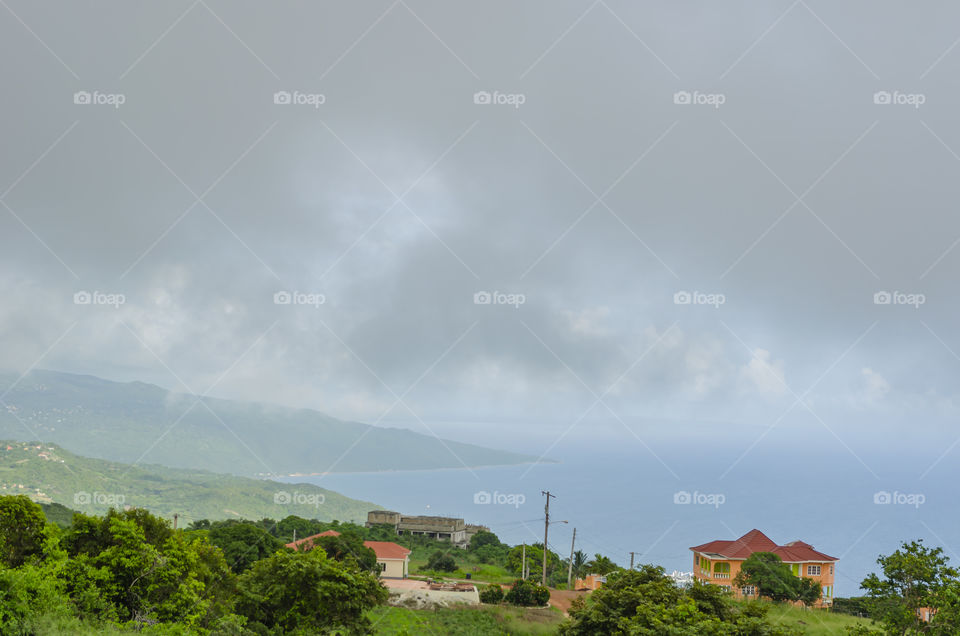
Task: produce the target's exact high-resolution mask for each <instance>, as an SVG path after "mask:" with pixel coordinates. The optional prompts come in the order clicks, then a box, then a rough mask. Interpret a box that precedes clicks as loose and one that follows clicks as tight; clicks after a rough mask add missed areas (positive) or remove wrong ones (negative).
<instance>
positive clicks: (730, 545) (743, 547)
mask: <svg viewBox="0 0 960 636" xmlns="http://www.w3.org/2000/svg"><path fill="white" fill-rule="evenodd" d="M690 549H691V550H693V551H694V552H702V553H703V554H707V555H710V554H716V555H719V556H722V557H723V558H725V559H733V560H740V559H746V558H747V557H748V556H750V555H751V554H753V553H754V552H773V553H774V554H776V555H777V556H778V557H780V560H782V561H783V562H784V563H803V562H806V561H817V562H823V561H839V559H837V558H836V557H832V556H829V555H826V554H824V553H823V552H818V551H816V550H814V549H813V546H812V545H810V544H809V543H804V542H803V541H791V542H790V543H787V544H785V545H777V544H776V543H774V542H773V540H771V539H770V537H768V536H767V535H765V534H763V533H762V532H760V531H759V530H757V529H753V530H751V531H750V532H748V533H747V534H745V535H743V536H742V537H740V538H739V539H735V540H733V541H726V540H722V539H721V540H717V541H710V542H709V543H704V544H703V545H698V546H694V547H692V548H690Z"/></svg>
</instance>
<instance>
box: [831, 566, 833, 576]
mask: <svg viewBox="0 0 960 636" xmlns="http://www.w3.org/2000/svg"><path fill="white" fill-rule="evenodd" d="M830 574H833V566H832V565H831V566H830Z"/></svg>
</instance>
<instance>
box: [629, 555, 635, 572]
mask: <svg viewBox="0 0 960 636" xmlns="http://www.w3.org/2000/svg"><path fill="white" fill-rule="evenodd" d="M634 554H636V552H631V553H630V569H631V570H632V569H633V555H634Z"/></svg>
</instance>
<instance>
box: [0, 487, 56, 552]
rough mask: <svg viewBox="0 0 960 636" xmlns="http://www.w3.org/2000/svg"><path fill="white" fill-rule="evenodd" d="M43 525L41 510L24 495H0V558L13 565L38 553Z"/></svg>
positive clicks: (44, 522) (43, 536)
mask: <svg viewBox="0 0 960 636" xmlns="http://www.w3.org/2000/svg"><path fill="white" fill-rule="evenodd" d="M46 526H47V518H46V516H44V514H43V510H42V509H41V508H40V506H38V505H37V504H35V503H34V502H33V501H31V500H30V498H29V497H27V496H26V495H6V496H0V562H2V563H3V564H4V565H7V566H9V567H14V568H15V567H18V566H20V565H23V564H24V563H25V562H26V561H27V559H29V558H30V557H32V556H34V555H38V554H40V552H41V551H42V550H43V542H44V539H45V538H46Z"/></svg>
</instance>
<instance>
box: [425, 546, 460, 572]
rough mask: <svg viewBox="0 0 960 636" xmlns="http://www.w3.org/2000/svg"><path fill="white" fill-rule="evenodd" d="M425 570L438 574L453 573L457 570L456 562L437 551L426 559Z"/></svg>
mask: <svg viewBox="0 0 960 636" xmlns="http://www.w3.org/2000/svg"><path fill="white" fill-rule="evenodd" d="M427 569H428V570H436V571H438V572H453V571H455V570H456V569H457V562H456V560H454V558H453V557H452V556H450V555H449V554H447V553H445V552H441V551H440V550H437V551H435V552H434V553H433V554H431V555H430V558H429V559H427Z"/></svg>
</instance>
